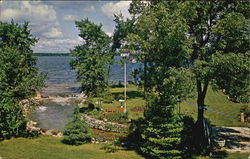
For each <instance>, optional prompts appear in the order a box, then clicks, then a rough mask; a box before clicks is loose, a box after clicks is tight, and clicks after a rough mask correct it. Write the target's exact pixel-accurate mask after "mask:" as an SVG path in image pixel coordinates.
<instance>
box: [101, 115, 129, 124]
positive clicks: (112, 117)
mask: <svg viewBox="0 0 250 159" xmlns="http://www.w3.org/2000/svg"><path fill="white" fill-rule="evenodd" d="M105 118H106V119H107V120H108V121H112V122H118V123H125V122H127V121H128V113H109V114H107V115H106V116H105Z"/></svg>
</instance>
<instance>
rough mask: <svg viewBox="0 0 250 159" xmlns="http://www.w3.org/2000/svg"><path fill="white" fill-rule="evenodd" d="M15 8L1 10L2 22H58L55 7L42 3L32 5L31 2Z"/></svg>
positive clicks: (24, 2)
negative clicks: (15, 20)
mask: <svg viewBox="0 0 250 159" xmlns="http://www.w3.org/2000/svg"><path fill="white" fill-rule="evenodd" d="M16 3H18V4H17V6H16V7H15V8H5V9H1V10H0V14H1V17H0V20H2V21H9V20H11V19H18V20H29V21H46V22H51V21H55V20H56V11H55V10H54V8H53V6H48V5H44V4H42V3H41V2H38V1H36V2H34V3H30V2H29V1H20V2H16Z"/></svg>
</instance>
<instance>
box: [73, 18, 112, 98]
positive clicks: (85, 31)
mask: <svg viewBox="0 0 250 159" xmlns="http://www.w3.org/2000/svg"><path fill="white" fill-rule="evenodd" d="M76 26H77V27H78V29H79V30H80V34H79V36H80V37H81V38H82V39H83V40H84V44H82V45H79V46H76V47H75V48H74V49H73V50H71V53H70V54H71V55H72V56H75V57H76V59H75V60H72V61H71V62H70V64H71V66H72V68H73V69H76V70H77V80H78V81H79V82H80V83H81V85H82V91H83V92H84V93H85V94H86V95H87V96H98V97H100V96H101V95H102V93H103V92H104V91H105V89H106V88H107V86H108V83H107V78H108V65H109V64H110V62H111V61H112V59H111V56H112V55H111V53H110V52H111V51H110V42H111V39H110V37H109V36H108V35H106V34H105V32H103V31H102V30H101V27H102V25H96V24H94V23H92V22H90V21H89V20H88V19H86V20H82V21H76Z"/></svg>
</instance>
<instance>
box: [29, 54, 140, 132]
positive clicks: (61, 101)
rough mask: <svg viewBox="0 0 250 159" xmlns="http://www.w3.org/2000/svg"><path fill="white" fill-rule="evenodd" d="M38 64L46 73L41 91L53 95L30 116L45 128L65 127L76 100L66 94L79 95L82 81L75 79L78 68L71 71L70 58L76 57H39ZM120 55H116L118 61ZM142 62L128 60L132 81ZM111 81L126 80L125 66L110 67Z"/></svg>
mask: <svg viewBox="0 0 250 159" xmlns="http://www.w3.org/2000/svg"><path fill="white" fill-rule="evenodd" d="M37 58H38V61H37V66H38V68H39V72H45V73H47V78H46V85H47V87H46V88H44V89H42V91H41V94H42V95H44V96H50V97H51V98H50V99H46V100H44V103H43V105H42V106H40V107H38V108H37V109H36V110H35V111H34V112H33V113H32V114H31V118H32V120H34V121H37V122H38V123H39V127H42V128H46V129H59V130H63V128H64V126H65V123H67V122H68V121H69V120H70V119H71V118H72V113H73V109H74V107H75V105H74V102H73V101H72V100H71V99H70V98H68V97H65V96H70V95H73V94H79V93H80V92H81V90H80V89H79V88H80V83H78V82H77V81H76V71H75V70H72V69H71V67H70V65H69V61H70V60H72V59H74V57H71V56H38V57H37ZM119 59H120V57H115V61H116V62H118V61H119ZM139 67H140V65H139V64H136V63H128V65H127V78H128V80H133V79H132V78H131V77H130V76H129V75H130V74H131V73H132V71H133V70H134V69H136V68H139ZM109 80H110V81H111V82H112V83H118V82H119V81H121V82H122V83H123V81H124V67H123V66H122V65H120V64H117V63H115V64H114V65H112V67H111V73H110V78H109Z"/></svg>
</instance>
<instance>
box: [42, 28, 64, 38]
mask: <svg viewBox="0 0 250 159" xmlns="http://www.w3.org/2000/svg"><path fill="white" fill-rule="evenodd" d="M42 36H44V37H46V38H62V37H63V33H62V31H60V30H59V29H57V28H51V29H50V30H49V31H48V32H44V33H43V34H42Z"/></svg>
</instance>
